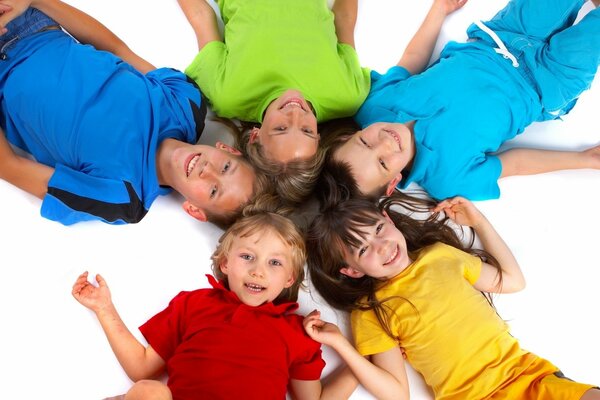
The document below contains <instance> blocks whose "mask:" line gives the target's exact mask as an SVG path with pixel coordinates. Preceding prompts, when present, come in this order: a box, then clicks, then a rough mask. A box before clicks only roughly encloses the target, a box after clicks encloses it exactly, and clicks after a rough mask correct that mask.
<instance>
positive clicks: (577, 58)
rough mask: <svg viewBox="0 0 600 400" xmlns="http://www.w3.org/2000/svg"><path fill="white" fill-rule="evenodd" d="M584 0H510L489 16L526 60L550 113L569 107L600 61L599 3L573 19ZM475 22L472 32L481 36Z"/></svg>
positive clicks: (523, 61) (493, 26)
mask: <svg viewBox="0 0 600 400" xmlns="http://www.w3.org/2000/svg"><path fill="white" fill-rule="evenodd" d="M583 3H584V1H583V0H546V1H543V2H539V1H535V0H512V1H510V2H509V3H508V4H507V6H506V7H505V8H504V9H502V10H501V11H500V12H498V14H496V15H495V16H494V17H493V18H492V19H491V20H490V21H488V22H485V25H487V26H488V27H489V28H490V29H492V30H493V31H494V32H496V33H497V34H498V36H500V38H501V39H502V41H503V42H504V44H505V45H506V47H507V48H508V49H509V50H510V51H511V53H513V54H514V55H515V56H516V57H517V58H518V59H519V63H521V64H522V65H521V66H520V67H519V69H520V72H521V74H522V75H524V76H525V77H526V79H527V80H528V81H529V82H530V83H532V84H533V85H534V87H535V89H536V90H537V92H538V93H539V94H540V98H541V101H542V105H543V107H544V110H545V111H546V112H547V113H549V115H548V118H555V117H557V116H560V115H562V114H565V113H567V112H568V111H569V110H570V109H571V108H572V107H573V105H574V104H575V102H576V101H577V97H578V96H579V95H580V94H581V93H582V92H583V91H584V90H586V89H588V88H589V87H590V85H591V83H592V81H593V80H594V76H595V74H596V71H597V70H598V64H599V63H600V9H594V10H592V11H590V12H589V13H588V14H587V15H586V16H585V17H584V18H583V19H582V20H581V21H580V22H579V23H578V24H576V25H573V22H574V21H575V18H576V17H577V13H578V11H579V10H580V8H581V6H582V5H583ZM475 30H476V28H473V27H471V28H470V29H469V34H471V33H473V36H475V37H479V38H481V35H480V34H478V33H476V32H474V31H475Z"/></svg>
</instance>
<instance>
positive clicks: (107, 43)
mask: <svg viewBox="0 0 600 400" xmlns="http://www.w3.org/2000/svg"><path fill="white" fill-rule="evenodd" d="M31 6H32V7H35V8H37V9H39V10H40V11H42V12H44V13H45V14H47V15H48V16H49V17H51V18H52V19H54V20H56V21H57V22H58V23H59V24H61V25H62V26H63V27H64V28H65V29H66V30H67V31H68V32H69V33H70V34H71V35H73V36H74V37H75V38H76V39H77V40H78V41H80V42H81V43H87V44H91V45H93V46H94V47H95V48H96V49H98V50H105V51H109V52H111V53H113V54H114V55H116V56H117V57H120V58H121V59H123V60H124V61H126V62H127V63H129V64H131V65H132V66H133V67H134V68H136V69H137V70H138V71H140V72H142V73H144V74H145V73H146V72H148V71H152V70H154V69H156V67H154V66H153V65H152V64H150V63H149V62H147V61H146V60H144V59H143V58H141V57H140V56H138V55H137V54H135V53H134V52H133V51H132V50H131V49H130V48H129V47H128V46H127V45H126V44H125V42H123V41H122V40H121V39H119V37H118V36H117V35H115V34H114V33H113V32H111V31H110V30H109V29H108V28H107V27H106V26H104V25H102V24H101V23H100V22H99V21H98V20H96V19H94V18H93V17H91V16H89V15H88V14H86V13H84V12H83V11H81V10H78V9H77V8H75V7H73V6H70V5H68V4H65V3H63V2H62V1H59V0H34V1H32V2H31Z"/></svg>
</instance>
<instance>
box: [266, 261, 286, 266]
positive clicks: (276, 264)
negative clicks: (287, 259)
mask: <svg viewBox="0 0 600 400" xmlns="http://www.w3.org/2000/svg"><path fill="white" fill-rule="evenodd" d="M269 265H273V266H281V265H283V264H282V263H281V261H279V260H269Z"/></svg>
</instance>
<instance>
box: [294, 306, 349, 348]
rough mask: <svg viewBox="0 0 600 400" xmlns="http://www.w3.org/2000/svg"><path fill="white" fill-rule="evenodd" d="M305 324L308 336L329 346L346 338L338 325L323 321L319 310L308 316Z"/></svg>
mask: <svg viewBox="0 0 600 400" xmlns="http://www.w3.org/2000/svg"><path fill="white" fill-rule="evenodd" d="M303 324H304V330H305V331H306V333H307V334H308V336H310V337H311V338H312V339H313V340H315V341H317V342H319V343H322V344H325V345H327V346H333V345H334V343H335V342H336V341H337V340H339V339H340V338H343V337H344V335H342V332H340V329H339V328H338V327H337V325H335V324H332V323H329V322H325V321H323V320H321V313H320V312H319V311H317V310H314V311H312V312H311V313H310V314H308V315H307V316H306V317H305V318H304V323H303Z"/></svg>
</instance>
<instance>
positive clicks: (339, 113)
mask: <svg viewBox="0 0 600 400" xmlns="http://www.w3.org/2000/svg"><path fill="white" fill-rule="evenodd" d="M218 3H219V8H220V10H221V16H222V18H223V21H224V22H225V42H224V43H223V42H210V43H208V44H207V45H206V46H204V47H203V48H202V50H201V51H200V52H199V53H198V55H197V56H196V58H195V59H194V61H193V62H192V63H191V65H190V66H188V67H187V69H186V70H185V73H186V74H187V75H188V76H189V77H191V78H192V79H193V80H194V81H196V83H197V84H198V86H199V87H200V90H202V93H203V94H204V95H205V96H206V97H207V98H208V99H209V100H210V103H211V106H212V108H213V110H214V111H215V113H216V114H217V115H219V116H221V117H228V118H237V119H240V120H244V121H257V122H262V117H263V112H264V111H265V109H266V108H267V107H268V105H269V104H270V103H271V102H272V101H273V100H275V99H276V98H278V97H279V96H280V95H282V94H283V92H285V91H286V90H288V89H296V90H299V91H300V92H302V94H303V96H304V97H305V98H306V100H308V101H309V102H310V103H311V104H312V106H313V108H314V109H315V113H316V116H317V120H318V121H319V122H322V121H327V120H330V119H333V118H341V117H349V116H352V115H354V114H355V113H356V111H357V110H358V108H359V107H360V106H361V104H362V103H363V101H364V100H365V98H366V97H367V94H368V93H369V89H370V82H371V78H370V71H369V70H368V69H367V68H362V67H361V66H360V64H359V61H358V56H357V54H356V51H355V50H354V48H352V47H351V46H349V45H347V44H341V43H338V41H337V36H336V34H335V26H334V23H333V13H332V12H331V10H329V8H328V7H327V2H326V1H325V0H285V1H283V0H219V2H218Z"/></svg>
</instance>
